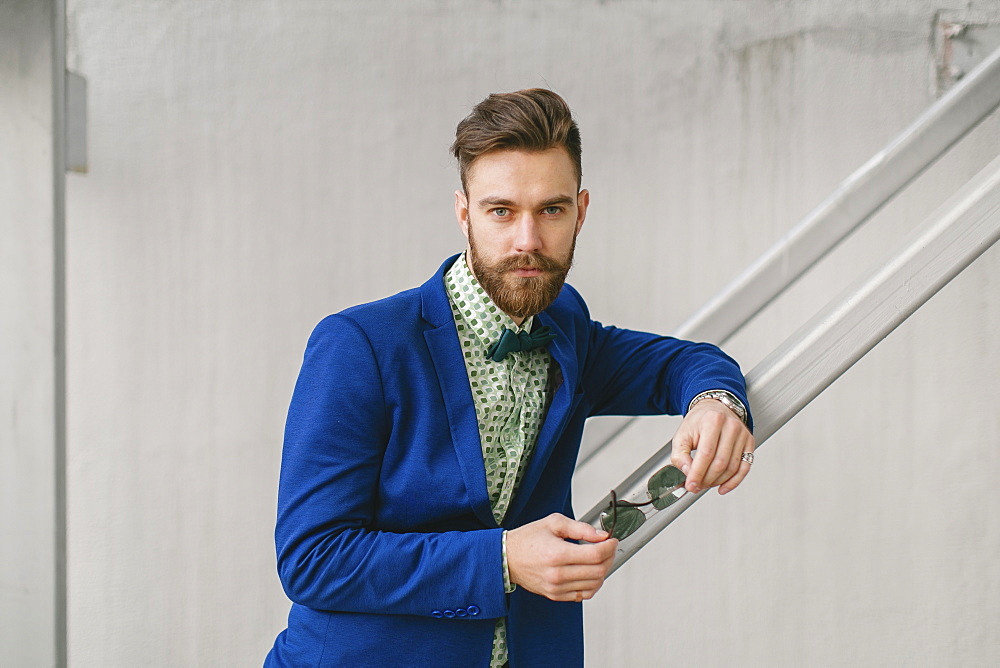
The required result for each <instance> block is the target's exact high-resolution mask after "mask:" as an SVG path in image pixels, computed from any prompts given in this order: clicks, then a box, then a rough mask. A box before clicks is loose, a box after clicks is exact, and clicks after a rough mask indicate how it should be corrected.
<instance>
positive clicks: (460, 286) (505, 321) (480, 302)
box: [444, 253, 535, 347]
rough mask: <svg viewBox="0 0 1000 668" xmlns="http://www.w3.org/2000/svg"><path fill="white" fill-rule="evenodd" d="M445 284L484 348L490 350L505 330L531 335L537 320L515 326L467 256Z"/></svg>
mask: <svg viewBox="0 0 1000 668" xmlns="http://www.w3.org/2000/svg"><path fill="white" fill-rule="evenodd" d="M444 284H445V287H446V289H447V290H448V297H449V298H450V299H451V301H452V304H454V305H455V307H456V308H457V310H458V311H459V314H460V316H461V317H462V319H463V320H465V322H466V323H467V324H468V325H469V326H470V327H471V328H472V331H473V332H475V334H476V337H477V338H478V339H479V340H480V341H481V342H482V343H483V345H484V346H487V347H489V346H490V345H492V344H493V343H494V342H495V341H497V340H498V339H499V338H500V335H501V334H503V330H504V329H512V330H514V331H515V332H530V331H531V324H532V322H534V319H535V316H529V317H527V318H525V319H524V321H523V322H522V323H521V325H520V326H518V325H516V324H514V320H513V319H512V318H511V317H510V316H509V315H507V314H506V313H504V312H503V311H502V310H501V309H500V307H499V306H497V305H496V304H495V303H493V299H491V298H490V296H489V295H488V294H486V290H485V289H483V286H481V285H480V284H479V281H477V280H476V277H475V276H473V275H472V270H470V269H469V265H468V263H467V262H466V261H465V253H462V254H461V255H460V256H459V257H458V259H457V260H455V262H454V264H452V265H451V268H450V269H449V270H448V273H446V274H445V277H444Z"/></svg>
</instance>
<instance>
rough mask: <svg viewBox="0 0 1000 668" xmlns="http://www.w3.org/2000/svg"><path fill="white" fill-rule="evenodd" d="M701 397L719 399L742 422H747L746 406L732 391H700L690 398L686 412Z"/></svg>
mask: <svg viewBox="0 0 1000 668" xmlns="http://www.w3.org/2000/svg"><path fill="white" fill-rule="evenodd" d="M702 399H715V400H716V401H721V402H722V403H723V404H724V405H725V407H726V408H728V409H729V410H731V411H732V412H733V413H734V414H735V415H736V417H738V418H739V419H740V422H742V423H743V424H746V423H747V407H746V406H744V405H743V402H742V401H740V398H739V397H737V396H736V395H735V394H733V393H732V392H727V391H726V390H709V391H708V392H702V393H701V394H698V395H695V398H694V399H692V400H691V403H689V404H688V412H690V411H691V409H692V408H694V405H695V404H696V403H698V402H699V401H701V400H702Z"/></svg>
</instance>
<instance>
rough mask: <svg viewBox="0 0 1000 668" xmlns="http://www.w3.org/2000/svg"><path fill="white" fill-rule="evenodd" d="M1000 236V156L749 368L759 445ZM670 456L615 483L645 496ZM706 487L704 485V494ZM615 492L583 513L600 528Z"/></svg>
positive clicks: (684, 502)
mask: <svg viewBox="0 0 1000 668" xmlns="http://www.w3.org/2000/svg"><path fill="white" fill-rule="evenodd" d="M998 240H1000V157H997V158H996V159H994V160H993V161H992V162H991V163H990V164H989V165H987V166H986V167H985V168H984V169H983V170H982V171H980V172H979V173H978V174H977V175H976V176H974V177H973V178H972V179H971V180H970V181H969V182H968V183H967V184H966V185H965V186H963V187H962V188H961V189H960V190H959V192H957V193H956V194H955V195H954V196H953V197H951V198H950V199H949V200H948V201H947V202H945V203H944V204H943V205H942V206H941V207H940V208H938V209H937V210H936V211H935V212H934V213H932V214H931V215H930V216H929V217H928V218H927V220H926V221H925V222H924V223H923V224H922V225H921V226H920V227H919V228H918V229H917V230H916V231H915V232H914V234H913V235H912V236H911V237H910V238H909V240H908V241H907V242H906V243H904V244H903V245H902V247H901V248H900V249H899V250H898V251H897V252H896V253H894V254H893V255H892V256H890V258H889V259H888V260H887V261H886V262H884V263H882V264H880V265H878V266H877V267H876V269H874V270H873V271H872V272H870V273H869V274H868V275H867V276H865V277H863V278H862V279H860V280H859V281H857V282H856V283H855V284H854V285H853V286H852V287H851V288H850V289H848V290H847V291H845V292H844V293H843V295H842V296H841V297H839V298H837V299H834V300H833V301H832V302H830V303H829V304H828V305H827V306H826V307H824V308H823V309H822V310H821V311H820V312H819V313H817V314H816V315H815V316H814V317H813V318H812V319H811V320H810V321H809V322H807V323H806V324H805V325H803V326H802V327H801V328H800V329H799V330H798V331H797V332H796V333H795V334H793V335H792V336H791V337H789V338H788V339H787V340H786V341H785V342H784V343H783V344H781V345H780V346H779V347H778V348H777V349H775V350H774V352H772V353H771V354H770V355H769V356H767V357H766V358H765V359H764V360H763V361H761V362H760V364H758V365H757V366H756V367H755V368H754V369H753V370H752V371H751V372H750V374H748V375H747V384H748V390H749V393H750V401H751V403H752V405H753V406H754V415H755V422H756V430H755V436H756V437H757V442H758V445H760V444H762V443H763V442H764V441H766V440H767V439H768V438H769V437H770V436H771V435H772V434H774V432H776V431H777V430H778V429H779V428H780V427H782V426H783V425H784V424H785V423H786V422H788V421H789V420H790V419H791V418H792V417H793V416H794V415H795V414H796V413H798V412H799V411H800V410H801V409H802V408H803V407H804V406H805V405H806V404H808V403H809V402H810V401H812V400H813V399H814V398H815V397H816V396H817V395H818V394H819V393H820V392H822V391H823V390H824V389H826V388H827V387H828V386H829V385H830V384H831V383H833V381H835V380H836V379H837V378H839V377H840V376H841V375H842V374H843V373H844V372H845V371H846V370H847V369H849V368H850V367H851V366H852V365H853V364H854V363H855V362H857V361H858V360H859V359H860V358H861V357H863V356H864V355H865V354H866V353H867V352H868V351H870V350H871V349H872V348H874V347H875V345H876V344H878V343H879V342H880V341H881V340H882V339H884V338H885V337H886V336H887V335H888V334H889V333H890V332H892V330H894V329H895V328H896V327H897V326H899V324H900V323H902V322H903V321H904V320H906V318H908V317H909V316H910V315H912V314H913V312H914V311H916V310H917V309H918V308H919V307H920V306H922V305H923V304H924V303H925V302H926V301H927V300H928V299H930V298H931V297H932V296H933V295H934V294H935V293H936V292H937V291H938V290H940V289H941V288H942V287H944V285H945V284H947V283H948V282H949V281H950V280H951V279H952V278H954V277H955V276H956V275H957V274H958V273H959V272H961V271H962V270H963V269H965V267H967V266H968V265H969V264H970V263H972V261H973V260H975V259H976V258H977V257H979V256H980V255H981V254H982V253H983V252H985V251H986V249H987V248H989V247H990V246H992V245H993V244H994V243H996V242H997V241H998ZM669 463H670V443H667V444H666V445H665V446H663V447H662V448H661V449H660V450H659V451H658V452H657V453H656V454H655V455H653V456H652V457H651V458H650V459H649V460H648V461H647V462H646V463H645V464H644V465H643V466H642V467H640V468H639V469H638V470H637V471H635V472H634V473H633V474H632V475H631V476H629V477H628V478H627V479H626V480H625V481H624V482H623V483H621V485H619V486H617V487H616V488H615V489H616V491H617V492H618V498H620V499H627V500H630V501H640V500H645V499H646V496H647V494H646V491H645V487H646V481H647V480H648V479H649V478H650V476H652V475H653V473H655V472H656V471H658V470H659V469H660V468H662V467H663V466H666V465H667V464H669ZM702 494H704V492H702ZM700 496H701V494H686V495H684V496H683V497H681V499H680V500H678V501H677V502H676V503H674V504H673V505H671V506H669V507H667V508H665V509H663V510H660V511H655V510H654V511H653V514H652V515H650V516H649V517H648V518H647V519H646V521H645V522H644V523H643V524H642V525H641V526H640V527H639V528H638V529H637V530H636V532H635V533H634V534H632V535H631V536H629V537H628V538H626V539H624V540H622V541H621V542H620V543H619V546H618V551H617V554H616V555H615V564H614V567H613V569H612V572H613V571H614V570H616V569H617V568H619V567H620V566H621V565H622V564H623V563H625V561H627V560H628V559H629V558H630V557H631V556H632V555H633V554H635V553H636V552H637V551H638V550H639V549H640V548H641V547H642V546H643V545H645V544H646V543H648V542H649V541H650V540H651V539H652V538H653V536H655V535H656V534H657V533H659V532H660V531H662V530H663V529H664V528H665V527H666V526H667V525H668V524H670V523H671V522H672V521H673V520H674V519H675V518H676V517H677V516H678V515H680V514H681V513H682V512H684V510H686V509H687V508H688V507H690V506H691V504H693V503H694V502H695V501H696V500H697V499H698V498H699V497H700ZM610 498H611V497H610V495H608V496H607V497H605V498H604V499H603V500H602V501H601V502H600V503H598V504H597V505H596V506H594V507H593V508H592V509H591V510H590V511H589V512H588V513H587V514H586V515H584V516H583V517H582V518H581V519H582V520H583V521H585V522H589V523H591V524H593V525H594V526H598V527H599V526H600V512H601V510H602V509H604V508H606V507H607V504H608V502H609V501H610Z"/></svg>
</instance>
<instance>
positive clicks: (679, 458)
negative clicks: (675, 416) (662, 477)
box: [670, 432, 695, 475]
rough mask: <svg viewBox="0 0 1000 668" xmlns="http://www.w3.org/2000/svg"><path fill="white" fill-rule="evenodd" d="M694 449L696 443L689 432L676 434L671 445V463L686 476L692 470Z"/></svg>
mask: <svg viewBox="0 0 1000 668" xmlns="http://www.w3.org/2000/svg"><path fill="white" fill-rule="evenodd" d="M694 447H695V443H694V441H693V440H692V439H691V437H690V435H689V434H688V433H687V432H684V433H677V434H675V435H674V440H673V442H672V443H671V444H670V463H671V464H672V465H673V467H674V468H678V469H680V470H681V472H682V473H683V474H684V475H687V473H688V471H690V470H691V462H692V459H691V450H692V449H694Z"/></svg>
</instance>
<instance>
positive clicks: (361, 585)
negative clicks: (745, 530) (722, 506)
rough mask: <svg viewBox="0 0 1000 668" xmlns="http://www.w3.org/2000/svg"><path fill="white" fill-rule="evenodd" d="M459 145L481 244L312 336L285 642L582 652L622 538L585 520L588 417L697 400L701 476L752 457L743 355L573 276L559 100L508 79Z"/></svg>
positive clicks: (292, 434)
mask: <svg viewBox="0 0 1000 668" xmlns="http://www.w3.org/2000/svg"><path fill="white" fill-rule="evenodd" d="M452 150H453V152H454V154H455V156H456V157H457V158H458V162H459V168H460V173H461V179H462V189H461V190H459V191H457V192H456V193H455V213H456V216H457V218H458V223H459V225H460V227H461V229H462V232H463V234H464V235H465V237H466V239H467V241H468V245H467V249H466V251H465V253H464V254H462V255H459V256H456V257H452V258H449V259H448V260H447V261H445V263H444V264H443V265H442V266H441V268H440V269H439V270H438V271H437V273H436V274H435V275H434V276H433V277H432V278H431V279H430V280H428V281H427V282H426V283H425V284H424V285H423V286H421V287H419V288H415V289H412V290H408V291H406V292H402V293H400V294H398V295H395V296H393V297H389V298H387V299H383V300H381V301H378V302H374V303H372V304H365V305H362V306H357V307H354V308H350V309H347V310H346V311H343V312H342V313H339V314H336V315H333V316H330V317H329V318H327V319H325V320H324V321H323V322H321V323H320V324H319V325H318V326H317V328H316V330H315V331H314V332H313V335H312V337H311V338H310V340H309V344H308V347H307V349H306V353H305V358H304V361H303V365H302V370H301V373H300V375H299V379H298V382H297V384H296V387H295V393H294V396H293V398H292V403H291V407H290V409H289V415H288V422H287V426H286V433H285V444H284V450H283V455H282V465H281V481H280V489H279V500H278V521H277V529H276V532H275V536H276V543H277V551H278V571H279V575H280V577H281V581H282V584H283V586H284V588H285V591H286V593H287V594H288V596H289V598H290V599H291V600H292V602H293V605H292V609H291V612H290V614H289V619H288V629H287V630H286V631H284V632H282V633H281V634H280V635H279V636H278V638H277V640H276V642H275V645H274V648H273V649H272V651H271V653H270V654H269V655H268V658H267V665H273V666H320V665H322V666H327V665H329V666H339V665H352V666H353V665H372V666H387V665H391V666H396V665H399V666H424V665H426V666H453V665H454V666H458V665H463V666H465V665H472V666H502V665H505V663H507V662H508V661H509V664H510V665H512V666H539V665H558V666H572V665H580V664H582V662H583V628H582V612H581V601H583V600H586V599H589V598H591V597H592V596H593V595H594V594H595V593H596V592H597V590H598V589H600V587H601V585H602V584H603V582H604V578H605V576H606V575H607V572H608V570H609V568H610V566H611V564H612V560H613V556H614V551H615V546H616V545H617V541H616V540H615V539H614V538H610V537H608V535H607V534H606V533H605V532H603V531H598V530H596V529H595V528H593V527H591V526H590V525H589V524H585V523H582V522H577V521H574V520H572V519H570V518H571V517H572V512H573V509H572V504H571V499H570V480H571V476H572V474H573V469H574V467H575V464H576V456H577V451H578V449H579V445H580V438H581V434H582V431H583V425H584V421H585V419H586V418H587V417H589V416H591V415H602V414H603V415H607V414H659V413H682V412H685V411H686V417H685V418H684V420H683V422H682V423H681V425H680V427H679V428H678V431H677V433H676V435H675V437H674V449H675V454H674V458H673V462H674V464H675V465H676V466H677V467H678V468H681V469H682V470H683V471H684V472H685V473H687V480H686V483H685V484H686V486H687V488H688V489H689V490H691V491H698V490H700V489H704V488H707V487H712V486H719V487H720V491H721V492H723V493H725V492H728V491H730V490H732V489H733V488H735V487H736V486H737V485H738V484H739V483H740V482H741V481H742V480H743V478H744V477H745V476H746V474H747V472H748V471H749V468H750V461H752V456H749V455H747V456H744V453H751V452H752V451H753V447H754V442H753V437H752V436H751V435H750V431H749V429H748V426H746V424H749V422H748V419H749V416H748V415H747V413H746V409H745V404H746V393H745V387H744V383H743V377H742V375H741V373H740V371H739V368H738V366H737V365H736V363H735V362H733V361H732V360H731V359H730V358H728V357H726V356H725V355H724V354H723V353H722V352H721V351H719V350H718V349H717V348H715V347H714V346H710V345H707V344H695V343H690V342H686V341H678V340H675V339H671V338H667V337H659V336H655V335H652V334H645V333H640V332H633V331H629V330H623V329H616V328H614V327H603V326H601V325H600V324H599V323H596V322H594V321H592V320H591V319H590V315H589V313H588V311H587V307H586V305H585V304H584V302H583V299H582V298H581V297H580V295H579V294H578V293H577V292H576V291H575V290H574V289H573V288H571V287H570V286H568V285H564V283H563V281H564V279H565V277H566V274H567V272H568V271H569V268H570V265H571V264H572V260H573V250H574V248H575V243H576V237H577V235H578V234H579V232H580V229H581V228H582V226H583V223H584V220H585V218H586V214H587V206H588V204H589V202H590V195H589V193H588V192H587V191H586V190H581V189H580V185H581V173H582V170H581V163H580V135H579V130H578V129H577V126H576V123H575V122H574V121H573V119H572V116H571V114H570V111H569V108H568V107H567V106H566V103H565V102H564V101H563V99H562V98H561V97H559V96H558V95H556V94H555V93H552V92H550V91H546V90H540V89H532V90H524V91H518V92H515V93H508V94H500V95H491V96H489V97H488V98H487V99H486V100H484V101H483V102H481V103H480V104H479V105H477V106H476V108H475V109H474V110H473V112H472V114H471V115H470V116H469V117H468V118H466V119H465V120H463V121H462V122H461V123H460V124H459V126H458V130H457V133H456V139H455V143H454V145H453V146H452ZM745 423H746V424H745ZM694 448H697V450H698V454H697V456H696V457H695V458H694V459H692V457H691V455H690V452H691V450H692V449H694Z"/></svg>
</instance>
